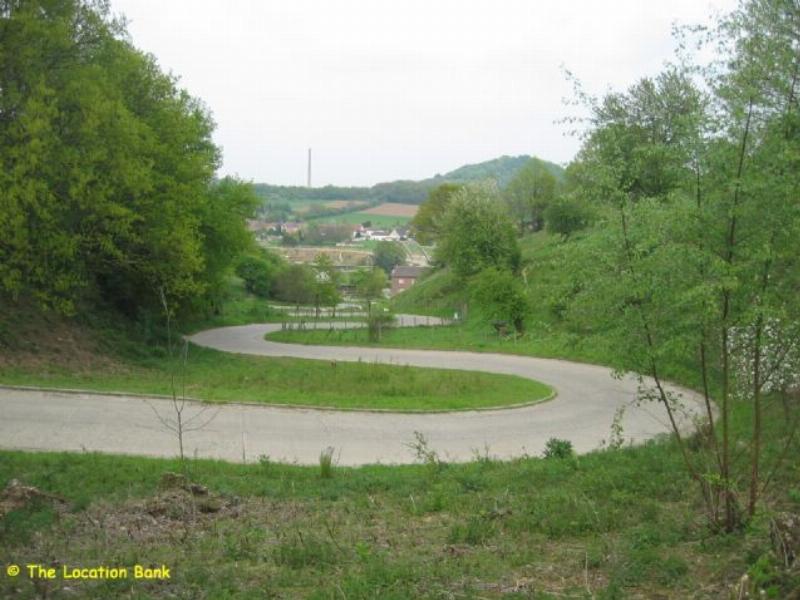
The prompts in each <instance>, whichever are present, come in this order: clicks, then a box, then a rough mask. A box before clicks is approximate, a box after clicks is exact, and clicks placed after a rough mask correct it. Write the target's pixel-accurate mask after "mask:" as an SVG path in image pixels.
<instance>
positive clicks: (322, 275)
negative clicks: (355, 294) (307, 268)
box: [314, 253, 342, 317]
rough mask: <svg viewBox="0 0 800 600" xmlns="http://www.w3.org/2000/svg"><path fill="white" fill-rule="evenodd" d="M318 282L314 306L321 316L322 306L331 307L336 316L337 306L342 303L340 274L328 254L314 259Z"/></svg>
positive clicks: (315, 286)
mask: <svg viewBox="0 0 800 600" xmlns="http://www.w3.org/2000/svg"><path fill="white" fill-rule="evenodd" d="M314 271H315V272H316V280H315V285H314V306H315V308H316V313H317V316H319V309H320V306H330V307H331V308H332V309H333V316H334V317H335V316H336V305H337V304H339V302H341V301H342V296H341V294H340V293H339V279H340V278H339V272H338V271H337V270H336V267H335V266H334V264H333V261H332V260H331V259H330V257H329V256H328V255H327V254H324V253H320V254H317V257H316V258H315V259H314Z"/></svg>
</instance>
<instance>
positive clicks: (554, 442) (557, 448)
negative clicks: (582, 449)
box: [543, 438, 575, 458]
mask: <svg viewBox="0 0 800 600" xmlns="http://www.w3.org/2000/svg"><path fill="white" fill-rule="evenodd" d="M574 454H575V451H574V450H573V449H572V442H570V441H569V440H560V439H558V438H550V439H549V440H547V443H546V444H545V447H544V454H543V456H544V457H545V458H570V457H571V456H573V455H574Z"/></svg>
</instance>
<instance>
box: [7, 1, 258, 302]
mask: <svg viewBox="0 0 800 600" xmlns="http://www.w3.org/2000/svg"><path fill="white" fill-rule="evenodd" d="M0 40H2V43H1V44H0V198H2V202H0V295H2V296H6V297H12V298H33V299H35V300H36V301H37V302H38V303H40V304H41V305H42V306H44V307H48V308H52V309H55V310H58V311H60V312H63V313H67V314H69V313H72V312H75V311H76V309H77V307H78V306H79V305H80V304H81V303H82V302H88V303H99V302H103V303H106V304H110V305H111V306H113V307H114V308H116V309H118V310H121V311H124V312H125V313H126V314H128V315H130V316H137V315H139V314H140V313H141V312H142V311H150V310H158V306H159V304H160V298H161V297H162V296H163V297H164V298H165V299H166V300H167V302H168V303H169V306H170V308H171V309H180V310H188V309H204V308H207V307H209V306H210V305H212V304H213V303H214V301H215V297H216V296H217V295H218V294H219V293H220V290H221V288H222V286H223V281H224V278H225V274H226V272H227V271H229V270H230V267H231V264H232V261H233V259H234V258H235V257H236V256H238V255H239V254H240V253H241V252H242V251H243V250H245V249H246V248H248V247H249V244H250V243H251V241H250V236H249V235H248V233H247V231H246V229H245V227H244V221H245V218H246V217H247V216H249V215H250V214H252V212H253V211H254V209H255V208H256V206H257V204H258V199H257V198H256V197H255V195H254V194H253V193H252V191H251V189H250V187H249V186H247V185H244V184H242V183H240V182H238V181H234V180H231V179H225V180H222V181H218V180H216V179H215V176H214V174H215V171H216V169H217V167H218V166H219V163H220V150H219V149H218V148H217V147H216V146H215V145H214V144H213V143H212V140H211V133H212V130H213V127H214V124H213V121H212V119H211V116H210V114H209V112H208V110H207V109H206V108H205V106H204V105H203V104H202V102H201V101H200V100H198V99H196V98H193V97H191V96H190V95H189V94H188V93H186V92H185V91H183V90H181V89H179V88H178V87H177V82H176V79H175V78H174V77H173V76H171V75H167V74H165V73H163V72H162V71H161V70H160V69H159V67H158V65H157V64H156V61H155V59H154V58H153V57H152V56H149V55H146V54H144V53H142V52H140V51H138V50H137V49H136V48H134V47H133V46H132V45H131V43H130V42H129V41H128V36H127V33H126V31H125V28H124V26H123V24H121V23H120V22H118V21H115V20H114V19H112V18H111V16H110V14H109V12H108V5H107V3H105V2H100V1H97V2H93V1H84V0H59V1H56V2H52V1H46V0H0Z"/></svg>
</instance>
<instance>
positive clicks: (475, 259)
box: [436, 184, 520, 278]
mask: <svg viewBox="0 0 800 600" xmlns="http://www.w3.org/2000/svg"><path fill="white" fill-rule="evenodd" d="M441 230H442V235H441V239H440V242H439V245H438V246H437V249H436V256H437V258H438V259H439V260H441V261H443V262H444V263H445V264H446V265H448V266H449V267H450V269H451V270H452V271H453V273H454V274H455V275H457V276H458V277H461V278H467V277H470V276H472V275H474V274H476V273H478V272H480V271H482V270H483V269H485V268H487V267H497V268H499V269H509V270H511V271H514V272H516V271H517V270H518V268H519V266H520V250H519V245H518V244H517V239H516V236H515V234H514V228H513V225H512V223H511V221H510V219H509V218H508V215H507V214H506V212H505V211H504V210H503V208H502V205H501V203H500V202H499V192H498V191H497V188H496V187H495V186H493V185H490V184H472V185H469V186H466V187H464V188H463V189H461V190H459V191H458V192H456V194H455V195H454V196H453V198H452V199H451V200H450V203H449V207H448V209H447V211H446V213H445V215H444V219H443V220H442V226H441Z"/></svg>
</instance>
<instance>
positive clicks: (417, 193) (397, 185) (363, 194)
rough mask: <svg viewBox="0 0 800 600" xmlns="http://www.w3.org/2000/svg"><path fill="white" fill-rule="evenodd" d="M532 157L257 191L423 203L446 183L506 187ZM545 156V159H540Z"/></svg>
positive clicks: (269, 196) (298, 197)
mask: <svg viewBox="0 0 800 600" xmlns="http://www.w3.org/2000/svg"><path fill="white" fill-rule="evenodd" d="M531 158H532V157H531V156H527V155H524V154H523V155H520V156H501V157H499V158H494V159H492V160H487V161H484V162H481V163H477V164H474V165H464V166H462V167H459V168H457V169H455V170H453V171H450V172H449V173H445V174H444V175H439V174H437V175H435V176H434V177H429V178H428V179H422V180H420V181H412V180H398V181H389V182H386V183H378V184H375V185H373V186H372V187H339V186H332V185H328V186H325V187H320V188H306V187H297V186H281V185H270V184H267V183H256V184H254V187H255V191H256V193H257V194H258V195H259V196H261V197H263V198H264V199H266V200H269V201H270V202H272V203H276V202H277V203H280V202H288V203H292V202H303V201H305V202H320V201H329V200H354V199H358V200H368V201H371V202H405V203H409V204H420V203H422V202H423V201H424V200H425V198H427V196H428V192H429V191H430V190H431V188H434V187H436V186H437V185H441V184H443V183H469V182H473V181H484V180H487V179H493V180H495V181H496V182H497V184H498V185H499V186H500V187H505V186H506V185H508V182H509V181H511V180H512V179H513V178H514V175H516V173H517V171H519V170H520V169H521V168H522V166H523V165H524V164H525V163H526V162H527V161H528V160H530V159H531ZM540 160H541V159H540ZM542 162H543V163H544V164H545V165H546V166H547V168H548V170H550V172H551V173H553V175H555V176H556V177H557V178H558V179H561V178H562V177H563V176H564V169H562V168H561V167H560V166H559V165H557V164H555V163H552V162H549V161H546V160H542Z"/></svg>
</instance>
